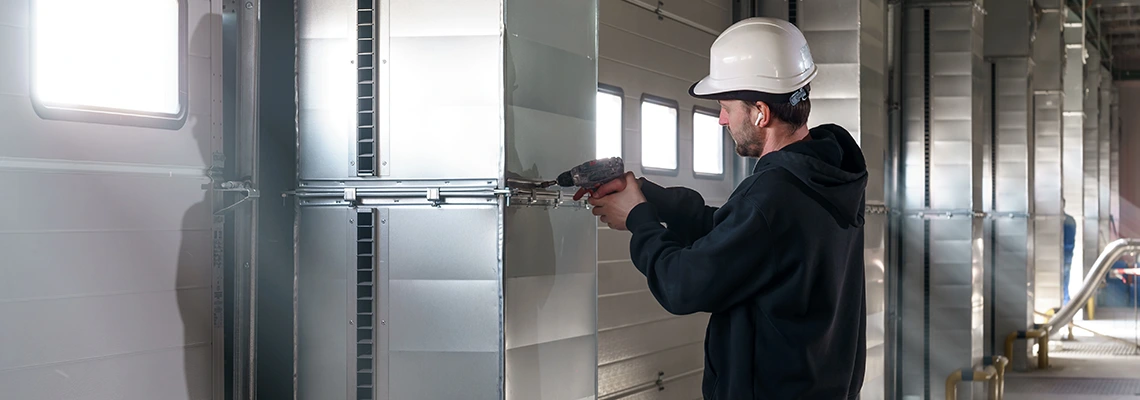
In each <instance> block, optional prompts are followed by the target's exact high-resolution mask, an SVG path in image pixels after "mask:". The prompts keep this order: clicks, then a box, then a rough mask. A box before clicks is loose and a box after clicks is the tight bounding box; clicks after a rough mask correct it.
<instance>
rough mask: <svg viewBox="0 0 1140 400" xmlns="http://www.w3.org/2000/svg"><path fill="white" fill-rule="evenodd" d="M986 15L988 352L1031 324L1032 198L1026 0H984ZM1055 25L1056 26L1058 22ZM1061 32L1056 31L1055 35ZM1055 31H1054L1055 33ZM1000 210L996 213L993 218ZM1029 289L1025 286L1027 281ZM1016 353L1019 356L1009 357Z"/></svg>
mask: <svg viewBox="0 0 1140 400" xmlns="http://www.w3.org/2000/svg"><path fill="white" fill-rule="evenodd" d="M986 10H987V15H986V17H985V19H986V32H987V35H986V37H985V40H986V43H985V47H986V56H987V57H989V58H990V60H991V62H992V63H993V81H992V82H993V83H992V85H993V86H992V92H991V94H990V99H991V101H992V104H991V105H990V106H991V107H990V108H991V109H992V112H993V114H992V116H991V118H992V125H991V129H992V131H991V135H992V136H991V138H990V141H989V145H990V146H991V149H990V151H989V152H987V153H986V156H987V157H988V158H991V161H990V162H989V163H988V164H989V166H990V167H991V168H992V169H991V171H990V174H991V175H990V176H989V179H988V181H989V182H988V183H989V185H991V186H989V187H988V188H987V189H988V190H987V191H988V192H989V193H987V194H988V197H989V198H987V199H986V200H987V201H986V202H985V203H989V204H987V206H988V207H987V210H992V211H993V212H994V213H995V217H994V218H990V219H988V220H987V222H986V225H987V226H986V228H987V230H988V231H990V232H988V234H987V235H986V237H985V240H984V242H985V252H986V253H987V256H988V257H986V264H987V265H986V274H985V286H986V290H985V299H986V314H987V318H986V321H985V327H986V328H985V331H986V347H985V349H986V353H987V354H994V353H995V349H1001V348H1002V346H1003V344H1004V339H1005V336H1006V335H1007V334H1008V333H1010V332H1015V331H1018V330H1024V329H1026V328H1027V327H1028V326H1029V325H1030V322H1031V321H1032V315H1033V312H1032V301H1033V297H1032V294H1031V293H1032V283H1033V278H1034V274H1033V256H1032V253H1031V249H1032V246H1031V243H1032V235H1031V234H1032V226H1033V220H1032V219H1031V216H1032V212H1033V205H1034V203H1033V199H1034V189H1035V186H1034V181H1033V178H1034V173H1033V171H1034V155H1035V154H1034V152H1033V148H1034V138H1035V137H1034V135H1033V111H1034V108H1033V100H1034V94H1033V81H1034V79H1035V77H1034V69H1035V65H1034V60H1033V58H1032V55H1033V54H1032V53H1033V48H1032V44H1031V42H1030V38H1031V36H1032V35H1033V33H1034V32H1032V31H1031V25H1030V24H1010V23H1008V21H1017V20H1022V21H1024V20H1030V19H1032V18H1034V16H1033V14H1032V11H1033V9H1032V4H1031V3H1030V1H1028V0H1024V1H1006V2H995V3H990V4H989V5H988V7H987V9H986ZM1058 28H1059V27H1058ZM1058 33H1059V32H1058ZM1058 36H1059V35H1058ZM997 215H1000V216H997ZM1027 283H1028V284H1029V289H1030V290H1026V284H1027ZM1015 358H1017V357H1015Z"/></svg>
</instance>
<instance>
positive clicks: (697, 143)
mask: <svg viewBox="0 0 1140 400" xmlns="http://www.w3.org/2000/svg"><path fill="white" fill-rule="evenodd" d="M693 172H696V173H698V174H708V175H720V174H723V173H724V127H722V126H720V117H719V116H712V115H709V114H706V113H702V112H699V111H695V112H693Z"/></svg>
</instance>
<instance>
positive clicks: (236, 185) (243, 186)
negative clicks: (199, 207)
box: [213, 180, 261, 215]
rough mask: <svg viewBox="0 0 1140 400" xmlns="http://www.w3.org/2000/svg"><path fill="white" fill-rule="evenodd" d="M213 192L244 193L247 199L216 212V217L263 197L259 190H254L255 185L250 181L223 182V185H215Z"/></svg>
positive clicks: (244, 198)
mask: <svg viewBox="0 0 1140 400" xmlns="http://www.w3.org/2000/svg"><path fill="white" fill-rule="evenodd" d="M213 190H214V191H216V192H242V193H245V197H242V198H241V200H238V201H237V202H235V203H234V204H230V205H228V206H226V207H224V208H222V209H220V210H218V211H214V215H221V214H222V213H224V212H226V211H229V210H232V209H233V208H234V207H237V206H238V205H240V204H241V203H245V202H246V201H248V200H250V199H257V198H260V197H261V192H260V191H258V190H257V189H254V188H253V184H252V183H250V181H248V180H245V181H225V182H221V183H218V184H216V185H214V187H213Z"/></svg>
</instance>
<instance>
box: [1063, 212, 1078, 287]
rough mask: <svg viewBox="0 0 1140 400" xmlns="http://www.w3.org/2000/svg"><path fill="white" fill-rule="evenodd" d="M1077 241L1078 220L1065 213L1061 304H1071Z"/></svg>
mask: <svg viewBox="0 0 1140 400" xmlns="http://www.w3.org/2000/svg"><path fill="white" fill-rule="evenodd" d="M1061 209H1062V210H1064V209H1065V199H1061ZM1062 212H1063V211H1062ZM1076 241H1077V220H1075V219H1073V216H1072V215H1069V214H1068V213H1065V225H1064V243H1065V263H1064V264H1062V265H1061V290H1062V291H1063V293H1064V297H1063V299H1062V300H1061V306H1065V305H1067V304H1069V271H1071V270H1072V269H1073V248H1074V247H1075V246H1076Z"/></svg>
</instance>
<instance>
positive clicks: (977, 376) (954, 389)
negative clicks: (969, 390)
mask: <svg viewBox="0 0 1140 400" xmlns="http://www.w3.org/2000/svg"><path fill="white" fill-rule="evenodd" d="M962 381H986V382H988V383H989V385H990V387H989V393H990V396H991V397H990V399H992V400H1001V397H1000V396H1001V395H1000V393H1001V392H1000V390H1001V389H1002V388H1001V386H1000V384H999V383H998V370H997V368H996V367H994V366H992V365H991V366H987V367H986V368H985V369H983V370H981V371H977V370H970V369H960V370H957V371H954V372H951V373H950V376H948V377H946V400H957V399H958V383H959V382H962Z"/></svg>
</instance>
